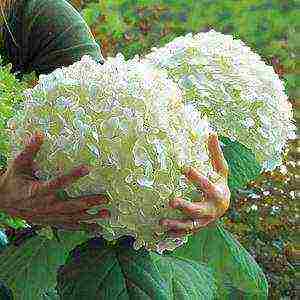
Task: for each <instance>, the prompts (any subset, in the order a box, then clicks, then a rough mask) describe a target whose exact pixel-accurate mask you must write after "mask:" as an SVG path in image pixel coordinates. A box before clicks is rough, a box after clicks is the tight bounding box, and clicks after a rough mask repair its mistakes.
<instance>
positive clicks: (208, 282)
mask: <svg viewBox="0 0 300 300" xmlns="http://www.w3.org/2000/svg"><path fill="white" fill-rule="evenodd" d="M150 255H151V258H152V260H153V262H154V263H155V264H156V266H157V267H158V269H159V271H160V274H161V275H162V276H163V277H164V278H165V280H166V281H167V282H168V286H169V288H170V289H171V291H172V299H174V300H175V299H176V300H183V299H187V300H193V299H195V300H201V299H203V300H205V299H215V297H216V296H217V285H216V282H215V278H214V277H213V275H212V270H211V269H209V268H208V267H207V265H205V264H202V263H197V262H195V261H192V260H189V259H179V258H175V257H168V256H161V255H158V254H156V253H154V252H151V253H150Z"/></svg>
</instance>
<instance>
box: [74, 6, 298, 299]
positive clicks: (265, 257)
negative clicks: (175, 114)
mask: <svg viewBox="0 0 300 300" xmlns="http://www.w3.org/2000/svg"><path fill="white" fill-rule="evenodd" d="M71 2H72V4H73V5H74V6H76V7H77V9H78V10H79V11H80V12H81V14H82V16H83V17H84V18H85V20H86V21H87V23H88V24H89V26H90V27H91V30H92V33H93V35H94V36H95V38H96V39H97V41H98V42H99V43H100V45H101V47H102V52H103V55H104V56H105V57H107V56H114V55H116V54H117V53H118V52H122V53H123V54H124V55H125V57H127V58H130V57H133V56H134V55H135V54H144V53H147V52H149V51H150V50H151V47H153V46H163V45H164V44H165V43H167V42H168V41H171V40H172V39H173V38H174V37H176V36H179V35H183V34H185V33H188V32H199V31H206V30H208V29H210V28H214V29H215V30H217V31H220V32H223V33H228V34H232V35H234V36H236V37H237V38H239V39H241V40H243V41H244V42H245V43H246V44H247V45H248V46H249V47H251V48H252V49H253V50H255V51H256V52H257V53H258V54H259V55H260V56H261V57H262V58H263V59H264V60H265V62H266V63H267V64H269V65H272V66H273V67H274V69H275V71H276V72H277V73H278V75H279V76H280V77H281V79H282V80H283V81H284V82H285V86H286V92H287V94H288V95H289V100H290V101H291V102H292V104H293V107H294V117H295V119H296V121H297V123H298V121H299V118H300V114H299V109H298V108H299V100H300V84H299V83H300V76H299V72H300V68H299V49H300V43H299V40H300V31H299V27H300V26H299V19H300V1H297V0H295V1H293V0H240V1H235V0H199V1H193V0H160V1H154V0H118V1H115V0H105V1H95V0H93V1H80V0H72V1H71ZM297 20H298V21H297ZM299 144H300V142H299V140H298V139H297V140H295V141H291V142H290V143H289V145H288V147H287V148H286V152H285V156H284V157H285V163H284V165H283V166H282V167H281V168H277V169H276V170H275V171H273V172H266V173H263V174H261V176H259V178H257V179H256V180H255V181H252V182H250V183H248V185H247V187H245V189H243V190H240V191H239V193H234V194H233V197H232V199H231V200H232V201H231V208H230V210H229V212H228V213H227V214H226V216H225V217H224V218H223V221H224V223H225V224H226V227H227V228H228V229H229V231H230V232H232V233H233V234H234V236H235V237H237V238H238V240H239V241H240V242H241V243H242V245H243V246H244V247H245V248H246V249H247V250H248V251H249V252H250V253H251V255H252V256H253V257H254V258H255V259H256V261H257V262H258V263H259V264H260V266H261V267H262V268H263V270H264V272H265V274H266V276H267V279H268V282H269V287H270V290H269V297H270V299H279V298H281V297H290V299H292V298H293V297H295V272H296V271H295V266H296V262H295V260H296V258H295V257H296V251H297V250H296V248H297V247H296V214H297V211H298V207H297V204H296V200H297V199H296V198H299V190H296V169H297V164H296V160H297V159H299V154H298V152H296V149H297V147H299ZM298 149H299V148H298ZM298 151H299V150H298ZM298 184H299V182H298Z"/></svg>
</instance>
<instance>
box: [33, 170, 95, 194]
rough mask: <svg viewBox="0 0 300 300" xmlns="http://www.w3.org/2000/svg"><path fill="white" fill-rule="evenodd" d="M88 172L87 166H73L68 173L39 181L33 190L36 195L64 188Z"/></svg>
mask: <svg viewBox="0 0 300 300" xmlns="http://www.w3.org/2000/svg"><path fill="white" fill-rule="evenodd" d="M89 172H90V171H89V169H88V167H87V166H80V167H78V168H75V169H74V170H73V171H72V172H71V173H70V174H68V175H62V176H60V177H58V178H56V179H54V180H49V181H46V182H43V183H41V184H40V185H39V186H38V190H37V191H35V192H36V195H38V194H39V195H42V194H50V193H53V192H56V191H58V190H61V189H64V188H66V187H68V186H70V185H71V184H72V183H74V182H76V181H77V180H78V179H80V178H81V177H84V176H86V175H87V174H89Z"/></svg>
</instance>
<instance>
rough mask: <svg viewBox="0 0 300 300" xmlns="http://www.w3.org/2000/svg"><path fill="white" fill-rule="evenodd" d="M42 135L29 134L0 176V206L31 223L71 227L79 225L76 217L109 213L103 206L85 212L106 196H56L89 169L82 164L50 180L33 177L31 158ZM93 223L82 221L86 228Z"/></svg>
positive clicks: (106, 201)
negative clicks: (60, 198) (66, 197)
mask: <svg viewBox="0 0 300 300" xmlns="http://www.w3.org/2000/svg"><path fill="white" fill-rule="evenodd" d="M43 139H44V136H43V135H42V134H35V135H33V136H32V137H31V139H30V141H29V142H28V143H27V146H26V147H25V149H24V150H23V151H22V152H21V153H20V154H19V155H18V156H17V157H16V158H15V160H14V161H13V162H12V164H11V165H10V166H9V167H8V169H7V170H6V172H5V173H4V174H3V175H2V176H0V210H1V211H3V212H6V213H7V214H9V215H11V216H13V217H19V218H22V219H24V220H26V221H28V222H30V223H33V224H39V225H45V226H54V227H59V228H61V229H73V230H76V229H80V228H81V225H80V224H79V221H84V220H90V219H95V218H96V217H98V218H108V217H110V215H109V211H108V210H107V209H102V210H101V211H100V212H99V213H98V214H97V215H92V216H91V215H88V214H87V213H86V210H88V209H90V208H91V207H92V206H95V205H102V204H107V203H108V198H106V197H105V196H103V195H93V196H84V197H78V198H70V199H67V200H66V201H61V200H59V198H58V196H57V192H58V191H59V190H61V189H63V188H65V187H67V186H69V185H71V184H72V183H74V182H75V181H76V180H78V179H79V178H81V177H83V176H85V175H87V174H88V173H89V169H88V168H87V167H86V166H80V167H77V168H75V169H73V170H72V172H71V173H70V174H68V175H62V176H60V177H58V178H56V179H54V180H50V181H41V180H37V179H36V178H35V177H34V174H35V172H36V170H37V167H36V163H35V162H34V158H35V157H36V155H37V153H38V151H39V150H40V148H41V146H42V144H43ZM95 226H97V225H96V224H90V225H86V227H90V228H95Z"/></svg>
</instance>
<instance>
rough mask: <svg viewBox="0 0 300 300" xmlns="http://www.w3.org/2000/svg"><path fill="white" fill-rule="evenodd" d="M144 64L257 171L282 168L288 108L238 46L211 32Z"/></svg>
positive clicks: (262, 69) (280, 89) (289, 132)
mask: <svg viewBox="0 0 300 300" xmlns="http://www.w3.org/2000/svg"><path fill="white" fill-rule="evenodd" d="M145 60H146V61H147V62H150V63H151V64H153V65H155V66H157V67H159V68H161V69H164V70H166V71H167V72H168V74H169V77H170V78H172V79H173V80H174V81H176V82H177V83H178V84H179V87H180V88H181V90H182V92H183V98H184V101H185V102H186V103H187V102H190V103H194V104H195V105H196V106H197V109H198V110H199V111H200V112H201V114H202V116H207V119H208V120H209V122H210V124H211V125H212V126H214V129H215V130H216V132H217V133H218V134H219V135H223V136H227V137H229V138H230V139H231V140H237V141H238V142H240V143H242V144H243V145H245V146H246V147H248V148H249V149H251V150H252V151H253V153H254V154H255V156H256V159H257V160H258V162H260V163H261V165H262V167H263V170H270V171H271V170H274V169H275V167H276V166H279V165H281V164H282V151H283V148H284V146H285V145H286V142H287V140H288V139H294V138H295V132H294V130H295V129H296V126H295V125H294V124H293V122H294V120H293V113H292V105H291V103H290V102H289V101H288V100H287V98H288V97H287V95H286V94H285V92H284V85H283V83H282V82H281V80H280V79H279V77H278V75H277V74H276V73H275V72H274V70H273V68H272V67H271V66H267V65H266V64H265V63H264V62H263V61H262V60H261V58H260V57H259V55H257V54H256V53H254V52H253V51H252V50H251V49H250V48H249V47H247V46H246V45H245V44H244V43H243V42H242V41H241V40H234V39H233V37H232V36H231V35H225V34H222V33H219V32H216V31H214V30H210V31H209V32H206V33H198V34H195V35H193V34H191V33H189V34H187V35H186V36H181V37H178V38H175V39H174V40H173V41H171V42H170V43H168V44H166V45H165V46H164V47H162V48H153V49H152V52H151V53H149V54H148V55H146V57H145Z"/></svg>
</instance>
